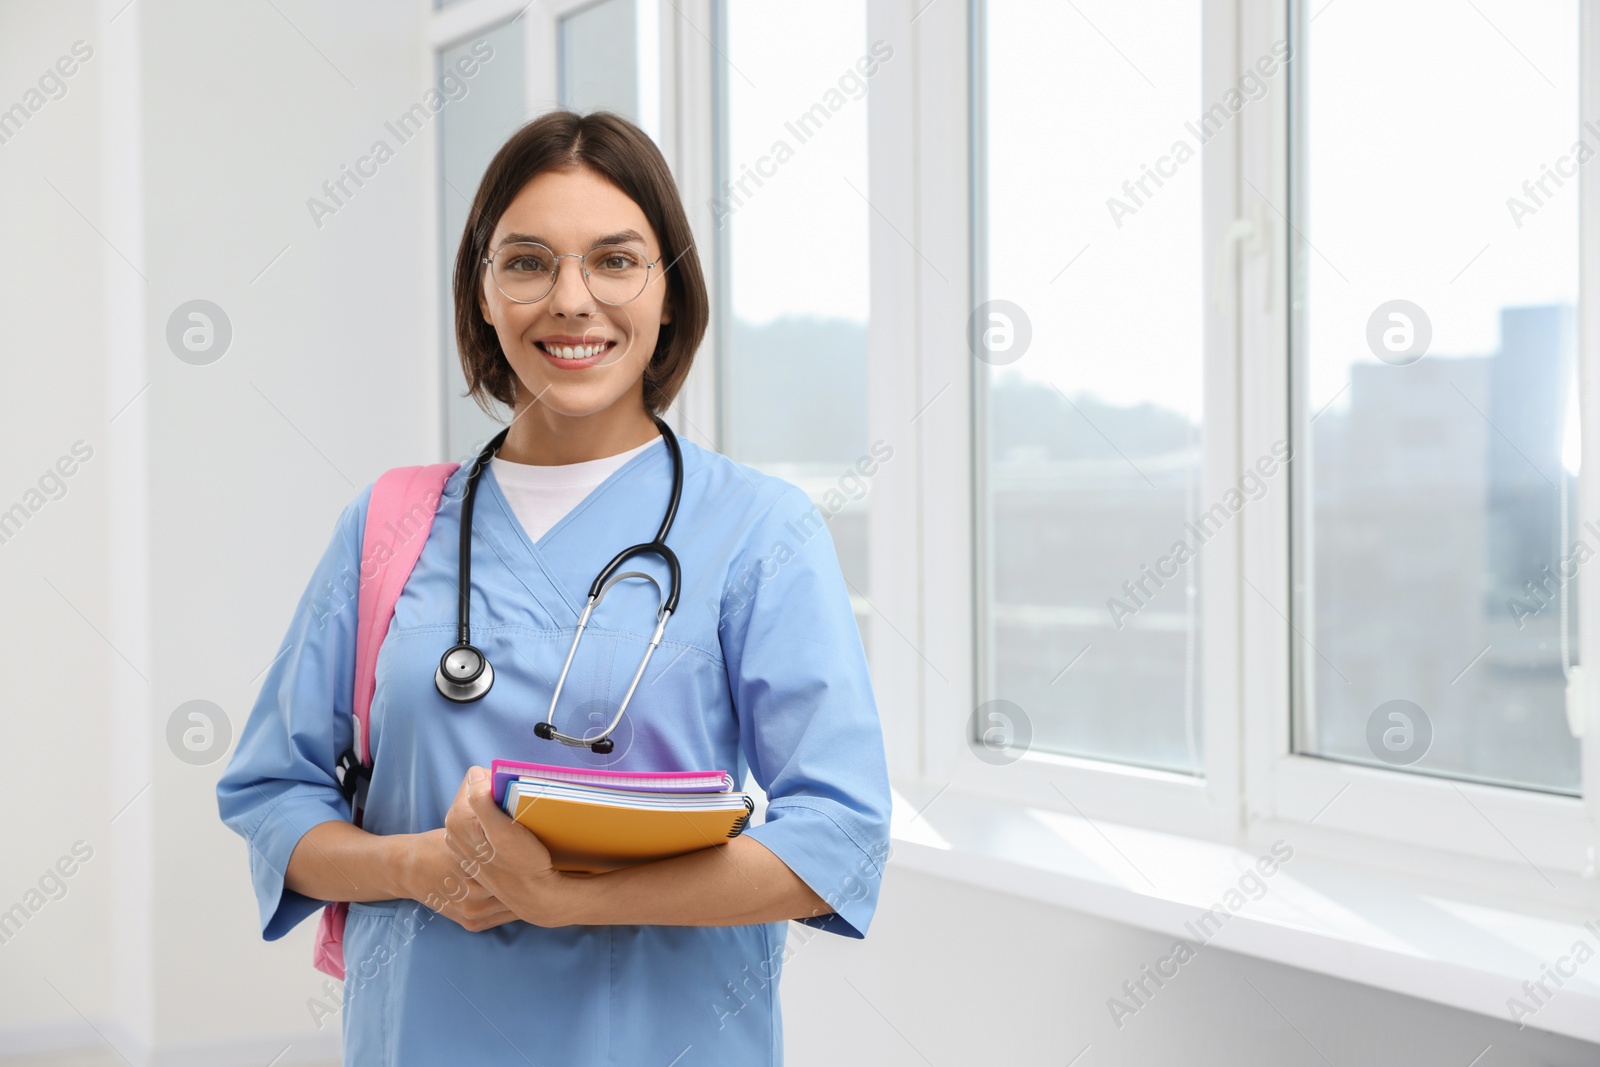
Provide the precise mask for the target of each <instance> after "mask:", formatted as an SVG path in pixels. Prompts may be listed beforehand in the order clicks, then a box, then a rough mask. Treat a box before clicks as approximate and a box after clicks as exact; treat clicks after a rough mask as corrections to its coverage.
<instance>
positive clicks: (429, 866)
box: [402, 827, 516, 933]
mask: <svg viewBox="0 0 1600 1067" xmlns="http://www.w3.org/2000/svg"><path fill="white" fill-rule="evenodd" d="M445 833H446V831H445V830H444V828H443V827H441V828H439V829H437V830H427V831H425V832H423V833H420V834H408V835H406V839H405V845H404V846H403V847H404V848H405V853H404V859H403V861H402V868H403V871H404V874H403V875H402V885H403V887H404V889H405V894H406V896H407V897H409V898H410V899H412V900H416V901H419V902H421V903H422V904H423V905H424V906H425V907H427V908H429V909H431V910H433V911H436V912H438V913H439V914H440V915H443V916H444V917H445V918H447V919H450V920H452V921H454V922H456V923H457V924H459V925H460V926H461V927H462V928H463V929H466V930H471V931H472V932H473V933H477V932H479V931H482V930H489V929H492V928H494V927H496V926H500V925H502V924H504V923H508V922H510V921H511V920H513V919H515V918H516V916H515V915H513V914H512V912H511V909H510V908H508V907H506V906H505V905H504V904H502V903H501V902H500V898H499V897H496V896H495V895H494V894H493V893H491V892H489V890H488V889H486V888H484V887H483V886H482V885H481V884H480V883H479V882H477V881H476V880H475V879H474V878H473V877H472V876H471V875H470V874H468V873H467V869H466V868H464V866H463V861H462V860H461V859H460V858H459V857H457V856H456V854H455V852H454V851H453V850H451V848H450V846H449V845H448V844H446V843H445Z"/></svg>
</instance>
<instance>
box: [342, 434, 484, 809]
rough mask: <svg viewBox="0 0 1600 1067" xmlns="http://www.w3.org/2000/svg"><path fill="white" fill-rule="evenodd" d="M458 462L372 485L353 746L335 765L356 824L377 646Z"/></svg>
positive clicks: (368, 770) (390, 474)
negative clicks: (445, 486)
mask: <svg viewBox="0 0 1600 1067" xmlns="http://www.w3.org/2000/svg"><path fill="white" fill-rule="evenodd" d="M458 466H459V464H456V463H434V464H431V465H429V466H426V467H396V468H395V469H394V470H391V471H386V472H384V473H383V474H382V475H380V476H379V478H378V480H377V481H376V482H375V483H373V486H372V496H371V498H370V499H369V501H368V503H367V521H366V528H365V530H364V532H363V534H362V541H361V571H360V575H359V585H358V589H359V594H358V596H357V614H356V675H355V701H354V704H353V712H354V718H355V737H354V744H352V746H351V747H350V748H349V749H347V750H345V752H343V753H342V754H341V755H340V756H339V761H338V764H337V766H336V768H335V774H336V775H337V777H338V779H339V787H340V789H341V790H343V792H344V795H345V799H346V800H349V801H351V806H352V812H353V815H354V818H355V822H356V824H357V825H358V826H359V825H360V823H361V809H362V808H363V807H364V806H365V795H366V791H365V789H364V788H363V787H364V786H365V785H366V783H367V781H369V780H370V779H371V777H372V740H371V737H370V730H369V729H368V723H369V718H370V715H371V711H372V695H373V692H374V691H375V690H376V688H377V666H378V650H379V649H380V648H381V647H382V646H383V639H384V638H385V637H386V636H388V633H389V622H390V620H392V619H393V618H394V605H395V601H397V600H399V599H400V593H401V591H402V590H403V589H404V588H405V585H406V579H407V578H409V577H411V569H412V568H413V567H414V566H416V563H417V558H418V557H419V556H421V555H422V546H423V545H424V544H426V543H427V540H428V531H429V530H430V529H432V528H433V517H434V514H435V513H436V512H437V511H438V509H439V499H440V497H441V496H442V495H443V492H444V484H445V482H446V481H448V480H449V478H450V475H452V474H454V473H455V471H456V469H457V467H458Z"/></svg>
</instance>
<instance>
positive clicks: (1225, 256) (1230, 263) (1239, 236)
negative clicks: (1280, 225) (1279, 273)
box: [1211, 198, 1274, 315]
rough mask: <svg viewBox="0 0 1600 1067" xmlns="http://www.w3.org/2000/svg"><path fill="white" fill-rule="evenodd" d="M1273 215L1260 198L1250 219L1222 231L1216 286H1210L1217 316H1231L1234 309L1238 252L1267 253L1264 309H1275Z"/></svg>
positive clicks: (1244, 219)
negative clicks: (1234, 284)
mask: <svg viewBox="0 0 1600 1067" xmlns="http://www.w3.org/2000/svg"><path fill="white" fill-rule="evenodd" d="M1272 231H1273V224H1272V214H1271V212H1270V211H1269V209H1268V208H1267V205H1266V204H1265V203H1264V202H1263V201H1262V200H1260V199H1259V198H1257V200H1256V202H1255V204H1254V206H1253V207H1252V208H1251V211H1250V216H1249V217H1245V218H1237V219H1234V220H1233V222H1232V223H1230V224H1229V226H1228V228H1227V229H1226V230H1224V231H1223V234H1222V239H1221V241H1219V242H1218V244H1217V263H1216V283H1215V284H1214V285H1213V286H1212V287H1211V298H1212V306H1213V307H1215V308H1216V310H1217V312H1218V314H1222V315H1227V314H1231V312H1232V307H1233V281H1234V278H1235V277H1236V276H1237V272H1238V261H1239V249H1240V247H1241V246H1242V247H1243V249H1244V251H1246V252H1248V253H1249V254H1250V255H1252V256H1255V255H1260V254H1261V253H1262V252H1266V253H1268V258H1267V269H1266V278H1265V279H1264V283H1265V284H1264V285H1263V286H1262V294H1261V296H1262V299H1261V310H1262V311H1271V310H1272V270H1273V266H1274V258H1273V257H1272V255H1271V249H1272Z"/></svg>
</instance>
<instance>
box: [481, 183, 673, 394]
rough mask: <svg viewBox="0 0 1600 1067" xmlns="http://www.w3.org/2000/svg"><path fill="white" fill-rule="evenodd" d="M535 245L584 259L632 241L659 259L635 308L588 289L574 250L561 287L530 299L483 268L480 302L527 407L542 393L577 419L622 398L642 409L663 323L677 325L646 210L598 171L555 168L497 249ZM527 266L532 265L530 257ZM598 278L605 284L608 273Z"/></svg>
mask: <svg viewBox="0 0 1600 1067" xmlns="http://www.w3.org/2000/svg"><path fill="white" fill-rule="evenodd" d="M532 241H536V242H538V243H539V244H543V245H545V246H546V247H548V248H549V249H551V250H552V251H554V252H556V253H557V254H563V253H570V252H576V253H578V254H580V255H582V254H586V253H588V252H589V251H590V250H591V249H593V248H594V247H595V246H597V245H602V244H605V245H613V244H620V245H626V246H628V247H630V248H633V249H634V250H636V251H638V252H640V253H642V257H641V258H642V259H643V260H644V261H645V262H647V263H656V264H657V265H656V266H655V267H654V268H652V269H651V270H649V271H648V272H646V273H647V277H648V281H647V282H646V284H645V287H644V291H643V292H642V293H640V294H639V296H638V297H636V298H635V299H633V300H631V301H629V302H628V303H626V304H606V303H602V302H601V301H599V300H596V299H595V298H594V296H593V295H592V294H590V292H589V289H588V287H587V286H585V285H584V281H583V276H582V263H581V262H580V261H579V260H578V259H575V258H572V257H571V256H566V257H565V258H562V259H559V260H557V261H556V262H557V263H559V264H560V269H559V271H558V272H557V274H556V284H555V287H554V288H552V289H551V290H550V292H549V293H547V294H546V295H545V296H543V297H541V298H540V299H538V300H535V301H534V302H532V303H528V304H521V303H517V302H516V301H514V300H512V299H510V298H509V297H507V296H506V295H505V294H504V293H503V292H501V291H500V288H499V287H498V286H497V285H496V284H495V282H494V278H493V277H492V276H491V273H490V270H489V268H488V267H487V266H485V267H484V268H483V270H482V273H481V274H480V279H481V283H482V284H481V287H480V289H479V295H478V307H479V311H480V312H481V313H482V315H483V318H484V321H485V322H488V323H489V324H490V325H492V326H493V327H494V331H495V334H496V336H497V337H498V338H499V340H500V348H501V350H502V351H503V352H504V353H505V356H506V360H507V362H509V363H510V365H511V369H512V371H513V373H514V374H515V376H516V382H517V401H516V408H517V410H518V411H519V412H520V411H521V410H522V409H523V407H524V405H526V404H528V403H530V402H532V401H533V400H534V399H535V398H537V402H538V403H539V404H540V405H541V406H542V407H544V408H547V409H548V410H549V411H550V412H552V413H556V414H560V415H565V416H570V417H582V416H587V415H594V414H597V413H600V412H604V411H608V410H610V409H612V408H613V407H614V406H616V405H618V402H619V401H622V402H623V406H636V407H638V408H639V410H641V411H642V410H643V408H644V396H643V387H642V385H641V380H642V378H643V375H644V370H645V367H646V365H648V364H649V362H650V357H651V355H652V354H653V353H654V352H655V350H656V339H657V337H658V336H659V335H660V332H661V327H662V326H663V325H665V324H667V323H669V322H671V321H672V319H671V312H670V309H669V308H668V307H667V300H666V294H667V284H666V281H665V278H664V272H665V268H666V267H667V262H666V260H665V259H664V258H662V248H661V245H660V243H659V241H658V240H657V238H656V233H655V231H654V230H653V229H652V228H651V226H650V223H649V220H647V219H646V218H645V215H644V212H643V211H642V210H641V209H640V208H639V205H638V204H636V203H634V202H633V200H632V199H630V198H629V197H628V195H627V194H626V193H624V192H623V191H622V190H620V189H618V188H617V187H616V186H615V185H612V184H611V183H610V182H609V181H607V180H606V179H605V178H603V177H601V176H600V175H598V174H596V173H595V172H594V171H592V170H589V169H587V168H583V167H577V168H565V169H560V170H548V171H545V172H544V173H542V174H540V175H538V176H537V177H535V178H534V179H533V180H532V181H530V182H528V184H527V185H525V186H523V187H522V189H521V191H520V192H518V193H517V195H516V198H515V199H514V200H512V201H511V203H510V205H509V206H508V207H507V208H506V210H505V213H504V214H503V215H501V216H500V221H499V224H498V225H496V227H495V231H494V234H493V236H492V237H491V238H490V241H489V255H490V256H491V257H493V256H494V255H495V254H496V253H497V252H499V251H500V250H501V248H502V246H503V245H506V244H509V243H516V242H532ZM658 260H659V262H657V261H658ZM518 266H519V267H521V268H523V269H526V262H525V261H524V262H523V263H519V264H518ZM591 280H592V282H593V283H594V284H595V287H596V288H597V289H598V288H600V278H599V276H598V275H596V276H595V277H594V278H593V279H591ZM602 291H603V290H602ZM575 357H576V358H575Z"/></svg>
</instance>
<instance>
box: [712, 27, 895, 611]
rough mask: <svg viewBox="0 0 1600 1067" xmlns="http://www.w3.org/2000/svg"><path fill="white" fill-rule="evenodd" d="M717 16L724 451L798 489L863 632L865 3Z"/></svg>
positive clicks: (877, 455) (869, 447)
mask: <svg viewBox="0 0 1600 1067" xmlns="http://www.w3.org/2000/svg"><path fill="white" fill-rule="evenodd" d="M717 16H718V27H717V35H718V37H719V39H720V44H719V45H718V51H719V53H720V56H721V57H725V58H719V60H718V61H717V62H716V63H715V64H714V67H713V70H714V77H715V88H714V96H715V99H716V101H717V103H718V108H719V110H718V135H717V156H718V166H717V188H716V190H715V194H714V197H713V202H712V205H711V219H712V225H713V227H714V230H713V236H714V238H715V241H716V245H717V255H716V264H717V269H716V278H717V282H718V291H717V295H716V299H715V300H714V301H713V304H714V310H715V311H716V312H717V314H718V315H719V320H718V323H717V327H718V329H717V332H718V336H719V338H720V351H719V361H718V362H719V368H720V381H719V390H718V392H719V401H718V407H719V423H720V426H719V433H718V436H719V441H720V448H721V451H723V452H724V453H725V454H727V455H728V456H731V457H732V458H734V459H736V460H739V461H740V462H743V463H748V464H750V465H751V466H754V467H757V468H759V469H761V470H764V471H766V472H768V473H770V474H774V475H777V476H779V477H782V478H785V479H787V480H789V481H791V482H794V483H795V484H796V485H798V486H800V487H801V488H802V489H805V490H806V491H807V492H808V493H809V494H810V496H811V498H812V500H813V501H814V502H815V503H816V505H817V508H818V510H819V511H820V512H821V513H822V515H823V517H824V518H825V519H826V520H827V522H828V527H829V532H830V534H831V535H832V537H833V540H834V543H835V545H836V546H837V548H838V552H839V563H840V568H841V569H842V570H843V572H844V576H845V579H846V581H847V582H848V583H849V585H850V587H851V591H852V600H853V602H854V604H855V608H856V618H857V622H858V623H863V622H864V620H865V617H866V613H867V612H868V611H869V610H870V609H869V608H868V607H867V603H866V600H865V597H866V596H867V594H868V590H869V583H868V575H867V536H868V526H867V522H868V515H869V501H870V499H871V485H872V477H873V473H874V472H875V471H876V469H877V468H878V467H879V465H881V463H882V462H884V460H885V458H886V453H885V445H886V444H887V443H886V442H876V443H875V442H873V441H871V440H869V435H868V432H867V305H868V271H867V266H868V256H869V249H868V242H867V216H868V212H869V210H870V208H869V207H868V205H867V202H866V200H865V199H864V196H865V193H866V190H867V178H866V173H867V103H866V99H865V97H866V94H867V91H868V84H869V79H870V78H871V76H872V74H871V72H872V71H874V70H875V69H876V67H877V66H878V61H877V58H876V57H874V56H873V55H872V54H871V52H870V50H869V48H868V43H867V39H866V36H867V35H866V4H865V3H864V0H828V2H827V3H822V4H809V5H806V6H805V7H804V8H803V9H801V8H795V9H792V10H789V9H785V10H781V11H780V10H777V9H774V8H772V7H771V6H770V5H767V4H763V3H758V2H756V0H726V2H725V3H720V4H719V5H718V8H717ZM774 398H781V402H774ZM888 449H889V455H892V445H889V446H888ZM862 633H863V640H865V635H866V633H867V631H866V628H865V627H864V626H863V628H862Z"/></svg>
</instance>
